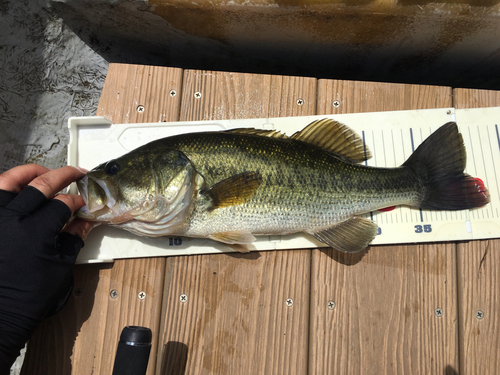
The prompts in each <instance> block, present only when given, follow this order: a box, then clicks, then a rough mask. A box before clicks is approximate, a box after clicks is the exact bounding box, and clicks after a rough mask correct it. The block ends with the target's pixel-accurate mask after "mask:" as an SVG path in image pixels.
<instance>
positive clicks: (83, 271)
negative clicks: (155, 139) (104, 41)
mask: <svg viewBox="0 0 500 375" xmlns="http://www.w3.org/2000/svg"><path fill="white" fill-rule="evenodd" d="M181 81H182V71H181V70H179V69H170V68H160V67H145V66H132V65H123V64H111V65H110V67H109V70H108V75H107V77H106V83H105V86H104V89H103V93H102V95H101V100H100V103H99V108H98V111H97V115H101V116H106V117H108V118H109V119H111V120H112V121H114V122H115V123H126V122H131V121H133V122H150V121H158V120H159V119H162V120H165V121H175V120H177V119H178V116H179V103H180V100H179V97H180V90H181V88H182V87H181ZM169 89H175V90H177V93H178V95H179V97H177V96H174V97H172V96H170V95H168V91H169ZM166 93H167V94H166ZM138 103H141V105H144V107H145V111H144V112H138V111H137V106H138ZM91 235H92V234H91ZM165 263H166V260H165V258H147V259H129V260H118V261H116V262H115V263H114V264H112V265H90V266H77V267H76V269H75V291H78V292H77V295H78V296H76V295H73V296H72V297H71V298H70V301H69V303H68V306H66V307H65V308H64V309H63V310H62V311H61V312H60V313H59V314H57V315H56V316H54V317H52V318H50V319H48V320H47V321H46V322H44V324H43V325H42V326H41V327H40V329H39V330H38V331H37V333H36V334H35V336H34V337H33V339H32V343H31V344H30V345H29V349H28V353H27V355H26V359H25V365H24V367H23V373H24V374H34V373H50V374H82V373H85V374H87V373H88V374H91V373H96V374H110V373H111V372H112V367H113V363H114V357H115V352H116V347H117V344H118V339H119V335H120V333H121V330H122V329H123V328H124V327H125V326H127V325H141V326H146V327H149V328H151V330H152V331H153V332H155V333H157V332H159V324H160V313H161V306H162V299H163V293H162V291H163V285H164V273H165ZM111 290H116V291H117V292H118V297H117V298H112V297H111V296H110V291H111ZM140 292H145V293H146V298H144V299H139V298H138V294H139V293H140ZM153 338H154V340H153V347H152V353H153V355H152V356H151V358H150V361H149V367H148V374H153V373H154V372H155V368H156V357H155V353H156V352H157V344H158V341H157V335H153ZM42 369H43V371H42Z"/></svg>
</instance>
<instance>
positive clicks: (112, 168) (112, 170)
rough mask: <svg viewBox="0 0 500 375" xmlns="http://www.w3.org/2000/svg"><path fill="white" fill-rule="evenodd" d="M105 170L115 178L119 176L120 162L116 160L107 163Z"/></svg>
mask: <svg viewBox="0 0 500 375" xmlns="http://www.w3.org/2000/svg"><path fill="white" fill-rule="evenodd" d="M104 170H105V171H106V173H107V174H109V175H110V176H114V175H115V174H117V173H118V172H119V171H120V164H118V162H117V161H116V160H111V161H109V162H107V163H106V166H105V167H104Z"/></svg>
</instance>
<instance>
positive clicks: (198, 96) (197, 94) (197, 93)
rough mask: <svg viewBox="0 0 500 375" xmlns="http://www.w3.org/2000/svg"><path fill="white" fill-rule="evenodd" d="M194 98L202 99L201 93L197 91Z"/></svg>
mask: <svg viewBox="0 0 500 375" xmlns="http://www.w3.org/2000/svg"><path fill="white" fill-rule="evenodd" d="M194 97H195V98H196V99H200V98H201V92H199V91H196V92H195V93H194Z"/></svg>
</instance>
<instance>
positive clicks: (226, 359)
mask: <svg viewBox="0 0 500 375" xmlns="http://www.w3.org/2000/svg"><path fill="white" fill-rule="evenodd" d="M182 91H183V99H182V108H181V120H202V119H205V120H206V119H224V118H250V117H268V116H287V115H294V114H314V111H315V101H316V80H315V79H310V78H294V77H276V76H262V75H251V74H235V73H222V72H204V71H186V72H185V73H184V87H183V90H182ZM196 92H199V93H201V97H200V96H199V95H197V97H195V96H194V93H196ZM299 98H301V99H303V100H304V104H302V105H298V104H297V99H299ZM299 103H301V102H299ZM310 254H311V253H310V251H308V250H297V251H269V252H260V253H250V254H246V255H242V254H220V255H204V256H189V257H187V256H182V257H174V258H169V259H168V261H167V270H168V271H167V276H166V282H165V293H166V294H165V296H166V299H165V305H164V306H165V307H164V312H163V323H162V336H161V338H160V342H161V343H162V344H161V345H162V346H160V348H159V349H160V352H159V353H158V357H159V358H162V361H161V363H160V362H158V367H157V372H158V373H161V374H164V373H168V374H184V373H186V374H209V373H210V374H212V373H213V374H241V373H245V374H287V373H289V374H306V373H307V355H308V349H307V347H308V325H309V323H308V322H309V272H310ZM181 294H185V295H186V296H187V302H181V301H180V296H181ZM288 298H291V299H292V300H293V305H292V306H287V305H286V300H287V299H288ZM179 357H182V358H184V359H183V360H182V361H179V359H178V358H179Z"/></svg>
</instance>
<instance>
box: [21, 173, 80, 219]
mask: <svg viewBox="0 0 500 375" xmlns="http://www.w3.org/2000/svg"><path fill="white" fill-rule="evenodd" d="M84 175H85V172H83V171H82V170H80V169H78V168H75V167H70V166H66V167H62V168H58V169H54V170H51V171H48V172H46V173H44V174H43V175H40V176H38V177H36V178H35V179H34V180H33V181H31V182H30V183H29V184H28V185H30V186H32V187H34V188H36V189H38V190H40V191H41V192H42V193H43V194H44V195H45V196H46V197H47V198H49V199H51V198H52V197H54V195H56V194H57V192H59V191H60V190H62V189H64V188H65V187H66V186H68V185H69V184H70V183H72V182H73V181H76V180H78V179H79V178H82V177H83V176H84ZM65 203H66V202H65ZM73 212H74V211H73Z"/></svg>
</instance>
